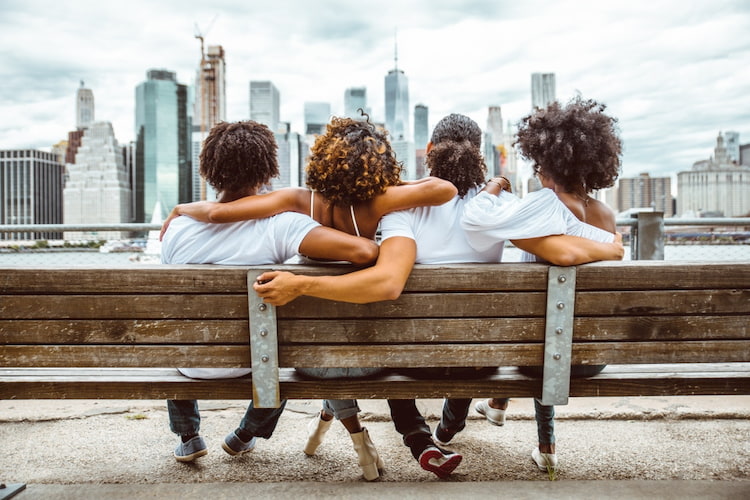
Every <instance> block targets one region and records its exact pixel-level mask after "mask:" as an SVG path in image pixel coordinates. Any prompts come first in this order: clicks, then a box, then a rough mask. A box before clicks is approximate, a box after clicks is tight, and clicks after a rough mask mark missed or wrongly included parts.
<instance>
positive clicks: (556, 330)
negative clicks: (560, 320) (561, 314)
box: [555, 326, 563, 335]
mask: <svg viewBox="0 0 750 500" xmlns="http://www.w3.org/2000/svg"><path fill="white" fill-rule="evenodd" d="M562 332H563V329H562V328H560V327H559V326H558V327H557V328H555V333H556V334H558V335H562Z"/></svg>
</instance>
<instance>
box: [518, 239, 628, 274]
mask: <svg viewBox="0 0 750 500" xmlns="http://www.w3.org/2000/svg"><path fill="white" fill-rule="evenodd" d="M513 244H514V245H515V246H517V247H518V248H520V249H521V250H524V251H526V252H529V253H533V254H534V255H536V256H537V257H541V258H542V259H544V260H546V261H547V262H549V263H551V264H554V265H556V266H576V265H578V264H586V263H587V262H594V261H597V260H622V257H623V255H625V249H624V247H623V246H622V235H621V234H620V233H615V241H614V242H612V243H600V242H598V241H593V240H589V239H587V238H580V237H578V236H568V235H565V234H562V235H557V236H544V237H541V238H529V239H524V240H513Z"/></svg>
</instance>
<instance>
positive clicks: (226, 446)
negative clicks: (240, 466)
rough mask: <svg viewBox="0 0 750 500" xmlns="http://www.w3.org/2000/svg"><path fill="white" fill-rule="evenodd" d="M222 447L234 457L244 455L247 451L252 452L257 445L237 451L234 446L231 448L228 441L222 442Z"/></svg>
mask: <svg viewBox="0 0 750 500" xmlns="http://www.w3.org/2000/svg"><path fill="white" fill-rule="evenodd" d="M221 448H222V449H223V450H224V451H226V452H227V453H229V454H230V455H232V456H233V457H236V456H237V455H244V454H245V453H250V452H251V451H253V450H254V449H255V446H253V447H252V448H249V449H247V450H242V451H237V450H233V449H232V448H230V447H229V445H228V444H227V443H221Z"/></svg>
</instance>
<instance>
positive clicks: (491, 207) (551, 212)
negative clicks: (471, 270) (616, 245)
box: [461, 189, 567, 251]
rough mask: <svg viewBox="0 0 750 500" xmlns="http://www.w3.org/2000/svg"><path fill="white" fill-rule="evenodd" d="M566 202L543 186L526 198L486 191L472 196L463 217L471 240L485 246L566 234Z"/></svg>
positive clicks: (479, 245) (480, 249) (478, 245)
mask: <svg viewBox="0 0 750 500" xmlns="http://www.w3.org/2000/svg"><path fill="white" fill-rule="evenodd" d="M563 208H564V205H563V204H562V202H561V201H560V200H559V199H558V198H557V196H556V195H555V194H554V192H553V191H551V190H549V189H542V190H540V191H535V192H533V193H529V194H528V195H526V196H525V197H524V198H523V199H521V198H518V197H517V196H516V195H514V194H511V193H508V192H507V191H502V192H501V193H500V195H499V196H495V195H492V194H489V193H486V192H481V193H479V194H477V195H476V196H475V197H474V198H472V199H471V200H469V201H468V202H467V203H466V205H465V207H464V212H463V215H462V218H461V227H463V228H464V230H465V231H466V236H467V238H468V240H469V244H471V246H472V247H474V248H475V249H476V250H479V251H482V250H486V249H487V248H489V247H490V246H492V245H494V244H496V243H497V242H498V241H499V240H522V239H527V238H538V237H541V236H550V235H553V234H565V231H566V228H567V223H566V219H565V214H564V211H563Z"/></svg>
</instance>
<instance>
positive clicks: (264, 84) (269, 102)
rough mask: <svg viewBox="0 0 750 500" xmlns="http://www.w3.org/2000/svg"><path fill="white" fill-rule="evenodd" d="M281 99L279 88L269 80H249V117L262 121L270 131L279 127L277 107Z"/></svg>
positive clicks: (277, 130) (274, 130)
mask: <svg viewBox="0 0 750 500" xmlns="http://www.w3.org/2000/svg"><path fill="white" fill-rule="evenodd" d="M280 105H281V99H280V97H279V89H277V88H276V86H275V85H274V84H273V83H272V82H270V81H267V80H265V81H251V82H250V119H251V120H254V121H256V122H258V123H262V124H263V125H265V126H267V127H268V128H269V129H271V132H274V133H276V132H281V130H280V129H279V116H280V113H279V108H280Z"/></svg>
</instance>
